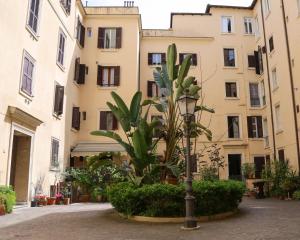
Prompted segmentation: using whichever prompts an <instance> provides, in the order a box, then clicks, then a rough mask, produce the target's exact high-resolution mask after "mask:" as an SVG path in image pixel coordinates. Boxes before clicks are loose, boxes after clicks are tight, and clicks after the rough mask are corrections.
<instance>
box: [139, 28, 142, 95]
mask: <svg viewBox="0 0 300 240" xmlns="http://www.w3.org/2000/svg"><path fill="white" fill-rule="evenodd" d="M142 34H143V32H142V30H140V31H139V50H138V51H139V52H138V91H141V41H142V37H143V36H142Z"/></svg>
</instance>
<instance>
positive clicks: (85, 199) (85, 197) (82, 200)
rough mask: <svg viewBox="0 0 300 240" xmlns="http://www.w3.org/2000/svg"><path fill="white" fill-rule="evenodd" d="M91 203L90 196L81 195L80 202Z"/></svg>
mask: <svg viewBox="0 0 300 240" xmlns="http://www.w3.org/2000/svg"><path fill="white" fill-rule="evenodd" d="M89 201H90V196H89V195H87V194H85V195H80V196H79V202H89Z"/></svg>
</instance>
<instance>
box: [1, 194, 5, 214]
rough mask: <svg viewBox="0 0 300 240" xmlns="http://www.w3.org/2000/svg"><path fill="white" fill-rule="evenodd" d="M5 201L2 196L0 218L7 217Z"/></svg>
mask: <svg viewBox="0 0 300 240" xmlns="http://www.w3.org/2000/svg"><path fill="white" fill-rule="evenodd" d="M5 209H6V208H5V199H4V197H2V196H0V216H3V215H5V213H6V210H5Z"/></svg>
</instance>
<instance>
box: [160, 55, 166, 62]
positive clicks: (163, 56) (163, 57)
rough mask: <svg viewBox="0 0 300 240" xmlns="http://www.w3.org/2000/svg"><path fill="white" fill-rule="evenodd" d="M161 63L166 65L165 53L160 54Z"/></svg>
mask: <svg viewBox="0 0 300 240" xmlns="http://www.w3.org/2000/svg"><path fill="white" fill-rule="evenodd" d="M161 63H162V64H166V54H165V53H162V54H161Z"/></svg>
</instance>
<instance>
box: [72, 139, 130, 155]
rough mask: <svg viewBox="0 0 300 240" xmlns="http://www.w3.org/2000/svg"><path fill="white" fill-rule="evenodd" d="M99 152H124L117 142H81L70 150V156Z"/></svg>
mask: <svg viewBox="0 0 300 240" xmlns="http://www.w3.org/2000/svg"><path fill="white" fill-rule="evenodd" d="M101 152H125V149H124V148H123V147H122V146H121V145H120V144H118V143H95V142H81V143H78V144H77V145H76V146H75V147H74V148H73V149H72V150H71V157H86V156H92V155H97V154H99V153H101Z"/></svg>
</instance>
